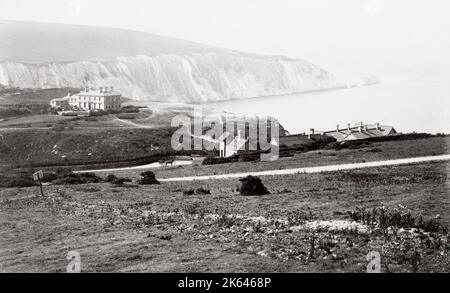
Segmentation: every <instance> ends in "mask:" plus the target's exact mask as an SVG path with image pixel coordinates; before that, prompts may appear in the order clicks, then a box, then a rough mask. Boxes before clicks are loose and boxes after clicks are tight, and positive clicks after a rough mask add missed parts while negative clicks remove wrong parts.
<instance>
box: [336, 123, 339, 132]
mask: <svg viewBox="0 0 450 293" xmlns="http://www.w3.org/2000/svg"><path fill="white" fill-rule="evenodd" d="M336 130H337V132H339V124H338V125H336Z"/></svg>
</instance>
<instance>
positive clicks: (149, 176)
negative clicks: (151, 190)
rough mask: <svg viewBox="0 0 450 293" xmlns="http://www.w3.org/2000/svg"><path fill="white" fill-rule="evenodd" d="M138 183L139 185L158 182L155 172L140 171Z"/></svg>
mask: <svg viewBox="0 0 450 293" xmlns="http://www.w3.org/2000/svg"><path fill="white" fill-rule="evenodd" d="M138 183H139V184H141V185H153V184H160V183H159V181H158V180H157V179H156V177H155V173H153V172H152V171H147V172H144V173H141V179H139V181H138Z"/></svg>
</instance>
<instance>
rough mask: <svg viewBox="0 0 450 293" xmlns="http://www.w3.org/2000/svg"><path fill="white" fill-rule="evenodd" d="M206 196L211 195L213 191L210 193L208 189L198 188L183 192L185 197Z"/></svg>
mask: <svg viewBox="0 0 450 293" xmlns="http://www.w3.org/2000/svg"><path fill="white" fill-rule="evenodd" d="M194 194H197V195H204V194H211V191H209V190H208V189H204V188H203V187H200V188H197V189H195V190H194V189H188V190H184V191H183V195H185V196H188V195H194Z"/></svg>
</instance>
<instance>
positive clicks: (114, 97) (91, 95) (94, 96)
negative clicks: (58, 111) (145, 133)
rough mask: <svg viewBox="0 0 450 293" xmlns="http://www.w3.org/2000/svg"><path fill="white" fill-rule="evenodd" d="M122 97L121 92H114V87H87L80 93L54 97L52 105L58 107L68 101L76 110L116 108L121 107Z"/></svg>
mask: <svg viewBox="0 0 450 293" xmlns="http://www.w3.org/2000/svg"><path fill="white" fill-rule="evenodd" d="M121 97H122V95H121V94H120V93H117V92H114V88H113V87H100V88H99V89H92V88H88V87H87V88H85V90H84V91H82V92H80V93H78V94H75V95H72V94H71V93H70V92H69V93H68V95H67V96H66V97H64V98H61V99H54V100H52V101H51V102H50V105H51V106H52V107H54V108H57V107H59V106H60V105H62V104H66V103H65V102H67V103H68V104H69V106H71V107H73V108H74V109H75V110H83V111H92V110H114V109H120V107H121Z"/></svg>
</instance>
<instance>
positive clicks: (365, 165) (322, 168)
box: [117, 155, 450, 182]
mask: <svg viewBox="0 0 450 293" xmlns="http://www.w3.org/2000/svg"><path fill="white" fill-rule="evenodd" d="M449 160H450V155H440V156H429V157H417V158H406V159H396V160H386V161H374V162H367V163H353V164H341V165H329V166H319V167H309V168H295V169H284V170H267V171H260V172H246V173H233V174H223V175H207V176H192V177H176V178H166V179H158V180H159V181H162V182H171V181H196V180H211V179H229V178H242V177H246V176H249V175H252V176H273V175H288V174H296V173H305V174H306V173H320V172H332V171H341V170H353V169H362V168H373V167H383V166H396V165H405V164H415V163H423V162H439V161H449ZM117 171H120V169H117Z"/></svg>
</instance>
